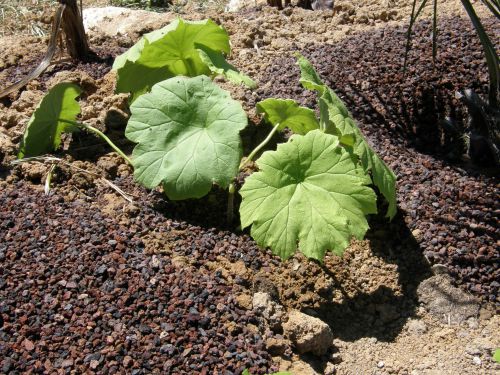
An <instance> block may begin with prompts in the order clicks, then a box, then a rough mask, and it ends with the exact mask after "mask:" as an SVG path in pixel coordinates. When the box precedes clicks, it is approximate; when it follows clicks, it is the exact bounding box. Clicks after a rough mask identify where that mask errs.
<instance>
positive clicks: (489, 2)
mask: <svg viewBox="0 0 500 375" xmlns="http://www.w3.org/2000/svg"><path fill="white" fill-rule="evenodd" d="M481 2H482V3H483V4H484V5H486V6H487V7H488V9H489V10H490V12H491V13H493V15H494V16H495V17H496V18H498V19H500V0H481Z"/></svg>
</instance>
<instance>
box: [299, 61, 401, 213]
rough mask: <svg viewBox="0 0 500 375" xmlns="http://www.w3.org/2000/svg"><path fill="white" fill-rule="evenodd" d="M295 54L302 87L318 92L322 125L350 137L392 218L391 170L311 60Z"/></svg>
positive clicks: (394, 202)
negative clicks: (352, 138) (387, 205)
mask: <svg viewBox="0 0 500 375" xmlns="http://www.w3.org/2000/svg"><path fill="white" fill-rule="evenodd" d="M298 56H299V58H298V65H299V67H300V71H301V80H300V82H301V83H302V85H303V86H304V88H307V89H311V90H315V91H317V93H318V97H319V104H320V112H321V120H320V123H321V127H322V129H323V130H324V131H325V132H327V133H329V134H335V135H337V136H338V137H340V138H341V141H343V140H345V139H346V138H345V137H346V136H347V137H354V144H353V146H352V149H353V151H354V153H355V154H356V155H357V157H358V158H359V159H360V160H361V164H362V165H363V168H364V169H365V171H367V172H371V174H372V179H373V183H374V184H375V186H377V188H378V189H379V190H380V192H381V193H382V195H383V196H384V198H385V199H386V200H387V202H388V203H389V208H388V209H387V214H386V216H387V217H389V218H390V219H392V218H393V217H394V215H396V212H397V200H396V176H395V175H394V172H393V171H392V170H391V169H390V168H389V167H388V166H387V165H386V164H385V163H384V161H383V160H382V159H381V158H380V157H379V156H378V155H377V154H376V153H375V151H373V149H372V148H371V147H370V146H369V144H368V142H367V141H366V140H365V138H364V137H363V134H362V133H361V130H359V128H358V125H357V124H356V122H355V121H354V119H353V118H352V116H351V114H350V113H349V111H348V110H347V107H346V106H345V104H344V103H343V102H342V100H340V98H339V97H338V96H337V95H336V94H335V92H333V90H332V89H330V88H329V87H328V86H326V85H325V84H324V83H323V82H322V81H321V78H319V76H318V74H317V73H316V71H315V70H314V68H313V66H312V64H311V63H310V62H309V61H308V60H307V59H306V58H305V57H303V56H300V55H298ZM348 146H349V145H348Z"/></svg>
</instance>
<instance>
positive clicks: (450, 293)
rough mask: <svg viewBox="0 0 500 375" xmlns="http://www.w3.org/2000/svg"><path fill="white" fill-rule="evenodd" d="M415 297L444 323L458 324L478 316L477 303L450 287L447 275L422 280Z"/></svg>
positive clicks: (465, 294) (462, 292) (467, 295)
mask: <svg viewBox="0 0 500 375" xmlns="http://www.w3.org/2000/svg"><path fill="white" fill-rule="evenodd" d="M417 295H418V299H419V301H420V302H421V303H423V304H425V305H426V307H427V309H428V310H429V312H430V313H431V315H433V316H434V317H436V318H438V319H441V320H443V321H444V322H445V323H450V324H458V323H461V322H463V321H465V320H467V319H468V318H470V317H476V316H477V315H478V314H479V302H478V301H477V300H476V299H475V298H474V297H472V296H471V295H470V294H467V293H465V292H464V291H462V290H461V289H459V288H457V287H455V286H453V285H451V279H450V277H449V276H448V275H443V274H441V275H435V276H432V277H430V278H428V279H427V280H424V281H423V282H422V283H421V284H420V285H419V287H418V289H417Z"/></svg>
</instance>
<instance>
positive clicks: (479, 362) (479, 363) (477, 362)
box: [472, 357, 481, 366]
mask: <svg viewBox="0 0 500 375" xmlns="http://www.w3.org/2000/svg"><path fill="white" fill-rule="evenodd" d="M472 362H474V364H475V365H477V366H481V358H479V357H474V358H472Z"/></svg>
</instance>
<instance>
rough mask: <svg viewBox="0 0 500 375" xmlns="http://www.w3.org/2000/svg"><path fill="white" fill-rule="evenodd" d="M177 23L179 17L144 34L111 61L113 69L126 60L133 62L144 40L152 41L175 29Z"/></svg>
mask: <svg viewBox="0 0 500 375" xmlns="http://www.w3.org/2000/svg"><path fill="white" fill-rule="evenodd" d="M178 24H179V19H176V20H174V21H172V22H171V23H169V24H168V25H167V26H165V27H162V28H161V29H158V30H154V31H152V32H150V33H147V34H144V35H143V36H142V38H141V39H139V41H138V42H137V43H135V44H134V45H133V46H132V47H130V48H129V49H128V50H127V51H125V52H124V53H122V54H121V55H119V56H117V57H116V58H115V61H114V63H113V70H118V69H120V68H122V67H123V66H124V65H125V63H126V62H127V61H131V62H135V61H137V59H138V58H139V57H140V56H141V52H142V49H143V48H144V45H145V44H146V41H147V42H149V43H153V42H155V41H157V40H158V39H160V38H162V37H163V36H165V34H167V33H169V32H170V31H172V30H175V29H176V28H177V26H178Z"/></svg>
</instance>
